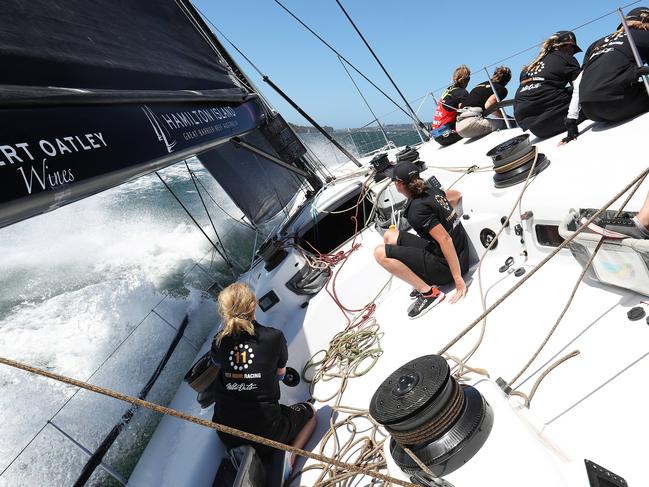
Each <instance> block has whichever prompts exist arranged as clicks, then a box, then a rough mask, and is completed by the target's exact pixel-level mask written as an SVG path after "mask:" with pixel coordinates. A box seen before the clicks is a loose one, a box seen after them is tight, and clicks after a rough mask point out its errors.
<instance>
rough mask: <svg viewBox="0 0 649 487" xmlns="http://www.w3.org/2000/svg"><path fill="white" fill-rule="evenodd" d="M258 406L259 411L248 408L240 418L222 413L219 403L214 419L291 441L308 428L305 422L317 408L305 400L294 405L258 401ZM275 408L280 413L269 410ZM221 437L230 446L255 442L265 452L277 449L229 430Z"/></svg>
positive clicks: (282, 441) (265, 436) (238, 427)
mask: <svg viewBox="0 0 649 487" xmlns="http://www.w3.org/2000/svg"><path fill="white" fill-rule="evenodd" d="M266 406H271V407H266ZM258 408H259V410H258V411H252V410H251V411H247V412H246V414H243V415H242V416H241V418H239V421H237V420H236V419H235V418H232V417H228V418H224V417H222V416H221V415H220V414H219V411H218V409H216V406H215V410H214V417H213V421H215V422H217V423H222V424H225V425H227V426H231V427H233V428H237V429H240V430H242V431H247V432H249V433H253V434H256V435H259V436H262V437H264V438H269V439H271V440H275V441H279V442H280V443H284V444H286V445H288V444H290V443H291V442H292V441H293V440H294V439H295V437H296V436H297V434H298V433H299V432H300V431H301V430H302V428H304V425H305V424H306V423H307V422H308V421H309V419H311V418H312V417H313V408H312V407H311V405H310V404H308V403H304V402H301V403H298V404H293V405H291V406H285V405H284V404H274V405H272V404H268V405H263V404H258ZM244 409H245V408H244ZM271 409H272V410H274V411H275V412H276V413H275V414H272V415H271V414H269V412H270V410H271ZM219 438H221V441H223V443H224V444H225V446H226V447H227V448H234V447H237V446H240V445H251V446H253V447H254V448H255V450H257V453H258V454H259V455H261V456H265V455H267V454H268V453H271V452H272V450H273V449H272V448H270V447H267V446H263V445H260V444H259V443H255V442H251V441H248V440H245V439H243V438H239V437H237V436H232V435H229V434H227V433H221V432H219Z"/></svg>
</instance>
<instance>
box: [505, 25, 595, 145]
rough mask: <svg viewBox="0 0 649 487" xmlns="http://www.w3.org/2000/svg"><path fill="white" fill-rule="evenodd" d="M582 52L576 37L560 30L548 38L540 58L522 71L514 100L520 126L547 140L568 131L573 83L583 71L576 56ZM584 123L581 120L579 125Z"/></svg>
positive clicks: (515, 115) (515, 113) (515, 114)
mask: <svg viewBox="0 0 649 487" xmlns="http://www.w3.org/2000/svg"><path fill="white" fill-rule="evenodd" d="M578 52H581V49H580V48H579V46H578V45H577V38H576V37H575V34H573V33H572V32H570V31H568V30H560V31H559V32H557V33H555V34H553V35H552V36H551V37H550V38H548V39H547V40H546V41H545V42H544V43H543V47H542V48H541V52H540V53H539V55H538V56H537V57H536V59H534V61H532V62H531V63H530V64H529V65H528V66H525V67H524V68H523V70H522V71H521V75H520V85H519V87H518V90H517V91H516V95H515V96H514V117H516V121H517V122H518V125H519V126H520V127H521V128H523V129H524V130H529V131H530V132H532V133H533V134H534V135H536V136H537V137H541V138H546V137H552V136H554V135H557V134H560V133H561V132H563V131H564V130H566V117H567V115H568V106H569V105H570V97H571V94H572V86H571V85H572V83H573V82H574V81H575V79H576V78H577V76H578V75H579V72H580V71H581V68H580V67H579V62H577V60H576V59H575V56H574V55H575V54H576V53H578ZM581 121H583V118H581V119H579V120H578V121H577V123H579V122H581Z"/></svg>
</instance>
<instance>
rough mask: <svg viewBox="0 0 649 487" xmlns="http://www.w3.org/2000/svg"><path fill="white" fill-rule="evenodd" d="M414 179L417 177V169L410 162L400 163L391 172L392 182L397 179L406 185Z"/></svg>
mask: <svg viewBox="0 0 649 487" xmlns="http://www.w3.org/2000/svg"><path fill="white" fill-rule="evenodd" d="M415 177H419V168H418V167H417V166H416V165H415V164H413V163H412V162H410V161H402V162H400V163H399V164H397V165H396V166H394V169H393V170H392V181H396V180H397V179H398V180H399V181H403V182H404V183H406V184H408V183H409V182H410V181H412V180H413V178H415Z"/></svg>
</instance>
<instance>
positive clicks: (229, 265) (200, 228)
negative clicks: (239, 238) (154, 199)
mask: <svg viewBox="0 0 649 487" xmlns="http://www.w3.org/2000/svg"><path fill="white" fill-rule="evenodd" d="M156 176H158V178H159V179H160V181H162V184H164V186H165V188H167V191H169V192H170V193H171V195H172V196H173V197H174V198H175V199H176V201H177V202H178V204H179V205H180V206H181V207H182V209H183V210H185V213H187V216H189V218H191V220H192V221H193V222H194V224H195V225H196V227H197V228H198V229H199V230H200V231H201V233H202V234H203V235H204V236H205V238H206V239H207V240H208V242H209V243H211V244H212V247H214V250H216V251H217V252H218V254H219V255H220V256H221V258H222V259H223V260H224V261H225V263H226V264H227V265H228V267H229V268H230V271H231V272H232V276H233V277H235V278H236V273H235V270H234V266H233V265H232V262H230V260H229V259H228V258H227V256H226V255H225V253H224V252H225V249H223V251H221V249H219V248H218V247H217V245H216V244H215V243H214V242H212V239H211V238H210V237H209V236H208V235H207V233H205V230H203V227H201V226H200V224H199V223H198V222H197V221H196V218H194V216H193V215H192V214H191V213H190V211H189V210H188V209H187V207H186V206H185V205H184V204H183V202H182V201H180V198H178V196H176V193H174V192H173V190H172V189H171V188H170V187H169V185H168V184H167V182H166V181H165V180H164V179H162V176H160V174H159V173H158V171H156Z"/></svg>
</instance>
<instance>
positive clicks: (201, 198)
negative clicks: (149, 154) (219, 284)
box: [184, 159, 231, 265]
mask: <svg viewBox="0 0 649 487" xmlns="http://www.w3.org/2000/svg"><path fill="white" fill-rule="evenodd" d="M184 162H185V167H186V168H187V172H188V173H189V177H190V178H191V179H192V183H194V188H196V192H197V193H198V197H199V198H200V200H201V203H202V205H203V209H204V210H205V214H206V215H207V219H208V220H209V221H210V224H211V225H212V230H214V234H215V235H216V239H217V240H218V241H219V245H220V246H221V248H222V249H223V250H224V252H225V246H224V245H223V242H222V241H221V237H220V236H219V232H217V231H216V225H214V221H213V220H212V215H210V212H209V210H208V209H207V205H206V204H205V200H204V199H203V195H202V194H201V190H200V189H198V184H196V179H194V173H193V172H192V171H190V169H189V164H187V160H186V159H185V161H184ZM230 265H231V264H230Z"/></svg>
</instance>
